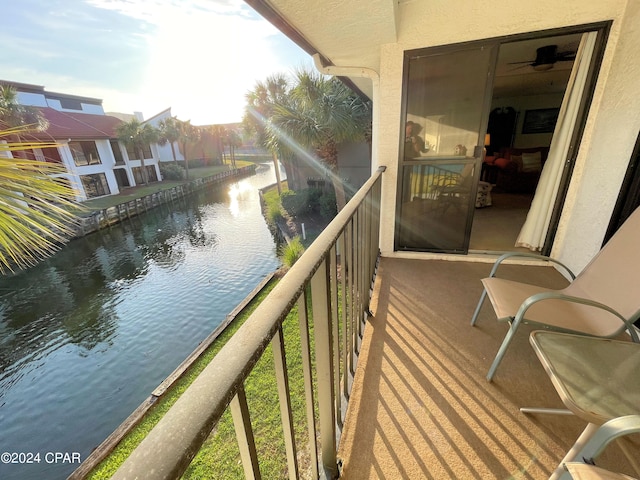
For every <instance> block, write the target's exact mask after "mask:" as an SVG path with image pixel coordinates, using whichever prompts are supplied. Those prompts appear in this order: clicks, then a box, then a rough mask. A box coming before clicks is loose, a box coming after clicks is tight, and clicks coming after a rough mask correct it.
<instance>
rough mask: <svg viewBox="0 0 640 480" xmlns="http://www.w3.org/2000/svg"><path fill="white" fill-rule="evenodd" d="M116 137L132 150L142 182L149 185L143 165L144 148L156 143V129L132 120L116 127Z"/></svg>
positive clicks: (134, 119)
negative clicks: (137, 162) (140, 172)
mask: <svg viewBox="0 0 640 480" xmlns="http://www.w3.org/2000/svg"><path fill="white" fill-rule="evenodd" d="M116 135H117V136H118V140H120V141H121V142H123V143H124V144H125V145H127V146H129V147H131V148H133V150H134V151H135V153H136V155H137V156H138V158H139V159H140V168H141V170H142V182H143V183H144V184H145V185H146V184H147V183H149V176H148V175H147V168H146V166H145V164H144V151H143V150H144V147H146V146H147V145H149V144H151V143H155V142H157V141H158V129H157V128H155V127H154V126H153V125H150V124H148V123H142V122H140V121H139V120H138V119H136V118H133V119H131V120H130V121H129V122H126V123H121V124H120V125H118V126H117V127H116Z"/></svg>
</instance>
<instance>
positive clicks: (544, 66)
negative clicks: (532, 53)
mask: <svg viewBox="0 0 640 480" xmlns="http://www.w3.org/2000/svg"><path fill="white" fill-rule="evenodd" d="M575 58H576V52H572V51H566V52H558V46H557V45H546V46H544V47H540V48H537V49H536V59H535V60H534V61H524V62H510V65H514V64H519V63H525V64H526V65H523V67H526V66H527V65H529V66H531V67H532V68H533V69H534V70H536V71H538V72H544V71H546V70H551V69H552V68H553V64H554V63H556V62H566V61H573V60H575ZM519 68H522V67H519Z"/></svg>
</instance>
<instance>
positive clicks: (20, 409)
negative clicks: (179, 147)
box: [0, 167, 278, 479]
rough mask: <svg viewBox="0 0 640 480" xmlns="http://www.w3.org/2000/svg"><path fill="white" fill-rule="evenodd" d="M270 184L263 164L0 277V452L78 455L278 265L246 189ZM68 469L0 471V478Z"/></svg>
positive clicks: (251, 191) (59, 474)
mask: <svg viewBox="0 0 640 480" xmlns="http://www.w3.org/2000/svg"><path fill="white" fill-rule="evenodd" d="M274 181H275V176H274V175H273V172H272V170H271V169H269V168H266V167H264V168H261V169H260V170H259V172H258V174H257V175H256V176H254V177H251V178H249V179H246V180H243V181H241V182H239V183H237V184H234V185H232V186H231V188H230V189H229V190H228V191H226V190H224V191H219V192H202V193H200V194H197V195H194V196H193V197H190V198H189V199H183V200H180V201H177V202H175V203H172V204H170V205H166V206H162V207H159V208H157V209H155V210H153V211H151V212H149V213H147V214H145V215H143V216H140V217H135V218H133V219H131V220H130V221H127V222H124V223H122V224H120V225H118V226H116V227H113V228H111V229H109V230H104V231H102V232H99V233H96V234H93V235H90V236H88V237H85V238H82V239H79V240H76V241H73V242H72V243H71V244H70V245H68V246H67V247H65V248H64V249H63V250H62V251H60V252H59V253H58V254H56V255H55V256H54V257H52V258H51V259H49V260H48V261H47V262H45V263H42V264H40V265H38V266H36V267H34V268H33V269H31V270H29V271H27V272H23V273H22V274H19V275H15V276H13V277H5V278H2V279H0V431H2V432H3V434H2V436H0V452H3V451H23V452H26V451H30V452H36V451H40V452H43V453H44V452H46V451H62V452H80V453H81V456H82V459H84V458H86V456H87V455H88V454H89V453H90V451H91V450H92V449H93V448H94V447H95V446H97V445H98V444H99V443H100V442H101V441H102V440H103V439H104V438H105V437H106V436H107V435H108V434H109V433H111V431H113V429H115V428H116V427H117V426H118V424H119V423H120V422H121V421H122V420H123V419H124V418H126V416H127V415H128V414H129V413H131V412H132V411H133V410H134V409H135V408H136V407H137V406H138V405H139V404H140V402H141V401H142V400H143V399H144V398H146V397H147V396H148V395H149V393H150V392H151V391H152V390H153V388H155V387H156V386H157V385H158V384H159V383H160V382H161V381H162V379H164V377H166V375H168V374H169V373H170V372H171V371H172V370H173V369H174V368H175V367H176V366H177V365H178V364H179V363H180V362H181V361H182V360H183V359H184V358H185V357H186V356H187V355H188V354H189V353H190V352H191V351H192V350H193V349H194V348H195V347H196V346H197V344H198V343H199V342H200V341H202V339H204V338H205V337H206V335H208V334H209V333H210V332H211V331H212V330H213V329H215V327H216V326H217V325H218V324H219V323H220V322H221V321H222V320H223V319H224V318H225V316H226V314H227V313H228V312H229V311H231V310H232V309H233V308H234V307H235V305H237V304H238V303H239V302H240V301H241V300H242V299H243V298H244V297H245V296H246V295H247V294H248V293H249V292H250V291H251V290H252V289H253V287H254V286H255V285H257V283H258V282H259V281H260V280H261V279H262V278H263V277H264V276H265V275H266V274H268V273H270V272H271V271H273V270H274V269H275V268H277V265H278V260H277V258H276V256H275V245H274V243H273V239H272V238H271V235H270V233H269V231H268V229H267V226H266V225H265V223H264V220H263V218H262V215H261V213H260V205H259V201H258V194H257V190H256V189H257V187H261V186H264V185H267V184H270V183H273V182H274ZM76 466H77V465H76ZM74 467H75V466H73V465H42V464H40V465H28V466H20V465H2V464H0V478H3V479H5V478H21V479H25V478H27V479H28V478H34V479H35V478H65V477H66V475H68V474H69V473H70V472H71V471H72V470H73V469H74Z"/></svg>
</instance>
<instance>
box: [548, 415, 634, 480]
mask: <svg viewBox="0 0 640 480" xmlns="http://www.w3.org/2000/svg"><path fill="white" fill-rule="evenodd" d="M639 432H640V415H627V416H624V417H618V418H614V419H612V420H609V421H608V422H606V423H604V424H602V425H601V426H600V428H598V430H597V431H596V433H595V434H594V435H593V437H591V438H590V439H589V441H588V442H587V443H585V445H584V446H583V447H582V449H580V451H579V452H578V453H577V455H576V460H577V461H581V462H583V463H587V464H590V465H595V458H596V457H598V455H600V454H601V453H602V452H603V451H604V449H605V448H606V447H607V445H609V444H610V443H611V442H612V441H613V440H615V439H617V438H619V437H622V436H624V435H630V434H633V433H639ZM570 478H571V476H570V475H569V474H568V472H567V473H565V474H563V475H562V477H561V479H563V480H564V479H570Z"/></svg>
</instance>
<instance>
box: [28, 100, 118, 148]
mask: <svg viewBox="0 0 640 480" xmlns="http://www.w3.org/2000/svg"><path fill="white" fill-rule="evenodd" d="M40 110H41V111H42V114H43V115H44V117H45V118H46V119H47V120H48V121H49V128H48V129H47V130H46V131H45V132H42V133H39V134H35V135H34V136H35V137H46V138H47V139H51V138H53V139H56V140H61V139H64V140H67V139H69V138H70V139H72V140H77V139H105V138H117V135H116V127H117V126H118V125H120V124H121V123H123V122H122V120H120V119H119V118H116V117H111V116H109V115H94V114H91V113H75V112H73V113H72V112H61V111H59V110H55V109H53V108H50V107H41V108H40Z"/></svg>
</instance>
